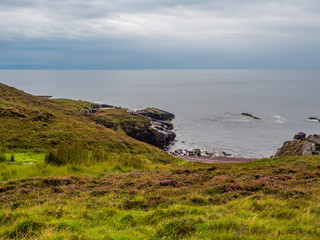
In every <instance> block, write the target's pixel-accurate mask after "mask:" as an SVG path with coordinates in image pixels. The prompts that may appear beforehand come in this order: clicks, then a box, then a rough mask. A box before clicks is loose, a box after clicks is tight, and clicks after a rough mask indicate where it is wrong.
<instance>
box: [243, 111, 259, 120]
mask: <svg viewBox="0 0 320 240" xmlns="http://www.w3.org/2000/svg"><path fill="white" fill-rule="evenodd" d="M241 115H242V116H246V117H251V118H253V119H256V120H261V118H259V117H256V116H253V115H252V114H250V113H241Z"/></svg>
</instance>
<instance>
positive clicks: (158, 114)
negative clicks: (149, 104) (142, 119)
mask: <svg viewBox="0 0 320 240" xmlns="http://www.w3.org/2000/svg"><path fill="white" fill-rule="evenodd" d="M136 113H137V114H139V115H143V116H148V117H150V118H151V119H156V120H157V121H159V120H160V121H161V120H162V121H167V120H169V121H171V120H172V119H174V114H172V113H169V112H167V111H163V110H161V109H158V108H146V109H143V110H138V111H136Z"/></svg>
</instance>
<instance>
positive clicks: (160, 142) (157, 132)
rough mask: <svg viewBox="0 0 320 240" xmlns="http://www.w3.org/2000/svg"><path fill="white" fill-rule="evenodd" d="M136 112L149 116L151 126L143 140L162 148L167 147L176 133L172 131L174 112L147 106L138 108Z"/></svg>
mask: <svg viewBox="0 0 320 240" xmlns="http://www.w3.org/2000/svg"><path fill="white" fill-rule="evenodd" d="M134 114H138V115H142V116H148V120H149V126H148V131H147V136H145V138H144V140H143V141H145V142H147V143H150V144H152V145H154V146H156V147H159V148H161V149H166V148H167V147H168V145H170V144H171V143H172V142H173V141H174V139H175V137H176V134H175V133H174V132H173V131H172V129H173V124H172V122H171V120H172V119H173V118H174V114H172V113H169V112H167V111H163V110H160V109H158V108H146V109H143V110H138V111H136V112H135V113H134Z"/></svg>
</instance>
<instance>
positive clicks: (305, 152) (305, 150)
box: [302, 141, 313, 156]
mask: <svg viewBox="0 0 320 240" xmlns="http://www.w3.org/2000/svg"><path fill="white" fill-rule="evenodd" d="M312 145H313V143H311V142H308V141H306V142H305V143H304V144H303V147H302V156H312Z"/></svg>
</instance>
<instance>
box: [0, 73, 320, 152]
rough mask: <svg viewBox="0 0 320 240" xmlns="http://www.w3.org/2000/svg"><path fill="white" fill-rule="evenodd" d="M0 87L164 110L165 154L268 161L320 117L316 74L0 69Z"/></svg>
mask: <svg viewBox="0 0 320 240" xmlns="http://www.w3.org/2000/svg"><path fill="white" fill-rule="evenodd" d="M0 82H2V83H5V84H8V85H11V86H14V87H17V88H19V89H22V90H24V91H25V92H29V93H31V94H35V95H52V96H53V97H55V98H72V99H81V100H88V101H92V102H99V103H107V104H112V105H115V106H123V107H127V108H130V109H141V108H145V107H148V106H153V107H158V108H161V109H164V110H167V111H170V112H172V113H174V114H175V115H176V118H175V120H174V125H175V131H176V134H177V142H176V143H175V145H174V146H172V150H174V149H179V148H180V149H192V148H200V149H202V150H206V151H209V152H215V153H216V154H218V155H219V154H221V152H222V151H225V152H228V153H231V154H232V155H234V156H244V157H261V156H266V157H268V156H270V155H273V154H274V153H275V152H276V149H277V148H278V147H279V146H280V145H281V144H282V143H283V141H285V140H288V139H291V138H292V136H293V135H294V134H295V133H297V132H299V131H304V132H306V133H307V134H311V133H319V131H320V123H318V122H312V121H309V120H308V118H309V117H312V116H313V117H318V118H320V109H319V104H320V94H319V90H320V71H319V70H130V71H129V70H128V71H124V70H119V71H116V70H114V71H113V70H1V71H0ZM242 112H248V113H251V114H253V115H255V116H258V117H260V118H261V119H262V120H259V121H258V120H254V119H250V118H248V117H244V116H242V115H241V113H242Z"/></svg>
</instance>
